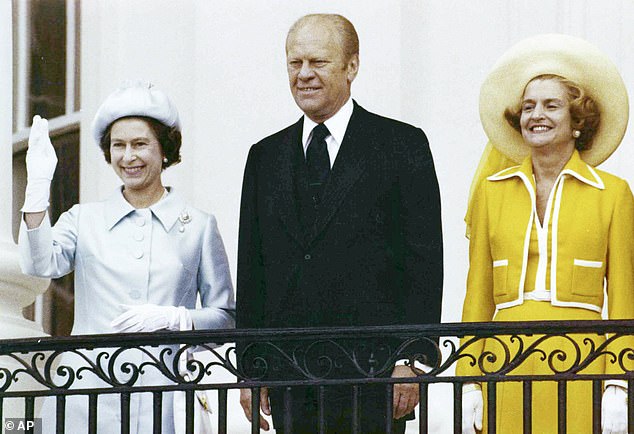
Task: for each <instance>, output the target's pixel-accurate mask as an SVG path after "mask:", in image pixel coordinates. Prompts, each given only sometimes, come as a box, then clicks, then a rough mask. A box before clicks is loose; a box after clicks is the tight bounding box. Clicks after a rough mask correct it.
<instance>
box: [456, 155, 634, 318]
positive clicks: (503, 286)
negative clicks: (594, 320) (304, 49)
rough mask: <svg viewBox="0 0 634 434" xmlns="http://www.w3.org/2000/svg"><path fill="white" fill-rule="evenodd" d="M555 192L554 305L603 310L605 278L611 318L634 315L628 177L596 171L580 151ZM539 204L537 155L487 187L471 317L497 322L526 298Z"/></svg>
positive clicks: (476, 235) (474, 250)
mask: <svg viewBox="0 0 634 434" xmlns="http://www.w3.org/2000/svg"><path fill="white" fill-rule="evenodd" d="M553 190H556V191H554V192H553V193H554V196H553V197H554V200H552V203H551V205H550V206H552V213H551V212H549V211H547V213H546V214H547V215H549V216H551V217H549V218H551V219H552V226H551V228H552V229H551V231H552V233H551V234H550V242H551V243H552V244H551V246H550V249H551V253H552V258H551V261H550V264H548V266H549V267H550V282H549V289H550V291H551V301H550V302H551V303H552V304H553V305H554V306H563V307H579V308H584V309H589V310H593V311H597V312H601V310H602V307H603V302H604V300H603V294H604V291H603V290H604V282H605V284H606V289H607V294H608V314H609V317H610V318H611V319H623V318H634V301H633V300H634V198H633V197H632V192H631V191H630V188H629V186H628V184H627V182H626V181H624V180H622V179H620V178H618V177H616V176H613V175H610V174H608V173H606V172H603V171H600V170H597V169H594V168H592V167H591V166H589V165H587V164H586V163H585V162H584V161H583V160H581V158H580V156H579V153H578V152H577V151H575V152H574V153H573V155H572V157H571V158H570V160H569V161H568V163H567V164H566V166H565V167H564V169H563V170H562V172H561V174H560V175H559V177H558V179H557V181H556V182H555V184H554V187H553ZM552 195H553V194H551V196H552ZM535 206H536V205H535V182H534V178H533V171H532V164H531V160H530V158H527V159H526V160H524V162H523V163H522V164H521V165H520V166H515V167H511V168H508V169H505V170H503V171H501V172H498V173H496V174H495V175H492V176H490V177H488V178H487V179H486V180H485V181H484V182H482V183H481V184H480V186H479V188H478V190H477V191H476V193H475V197H474V201H473V213H472V216H471V224H472V227H471V241H470V246H469V261H470V268H469V276H468V279H467V294H466V298H465V303H464V308H463V318H462V320H463V321H465V322H473V321H490V320H491V319H492V318H493V314H494V313H495V310H496V308H497V309H505V308H509V307H512V306H516V305H519V304H522V303H523V302H524V290H525V288H524V282H525V280H526V266H527V260H528V245H529V241H530V233H531V229H532V227H533V226H534V224H535V223H534V220H533V219H534V217H533V216H534V215H535V213H533V212H532V211H533V210H534V209H535ZM529 291H530V289H529Z"/></svg>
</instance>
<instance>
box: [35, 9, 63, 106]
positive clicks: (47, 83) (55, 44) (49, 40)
mask: <svg viewBox="0 0 634 434" xmlns="http://www.w3.org/2000/svg"><path fill="white" fill-rule="evenodd" d="M29 7H30V8H31V74H30V77H31V82H30V86H29V91H30V98H29V110H30V113H29V115H30V116H29V118H30V117H32V116H33V115H35V114H39V115H41V116H43V117H46V118H53V117H56V116H61V115H63V114H64V113H65V111H66V109H65V106H66V2H65V0H32V1H30V2H29Z"/></svg>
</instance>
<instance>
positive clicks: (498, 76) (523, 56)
mask: <svg viewBox="0 0 634 434" xmlns="http://www.w3.org/2000/svg"><path fill="white" fill-rule="evenodd" d="M542 74H555V75H559V76H561V77H564V78H567V79H568V80H571V81H573V82H574V83H576V84H577V85H579V86H580V87H581V88H583V90H584V91H585V92H586V93H587V94H588V95H589V96H590V97H592V99H593V100H594V101H595V102H596V103H597V105H598V107H599V110H600V113H601V121H600V124H599V128H598V130H597V132H596V133H595V135H594V138H593V140H592V146H591V147H590V149H587V150H584V151H581V158H582V159H583V160H584V161H585V162H586V163H588V164H590V165H592V166H596V165H598V164H600V163H602V162H603V161H605V160H606V159H607V158H608V157H609V156H610V155H611V154H612V152H614V150H615V149H616V148H617V147H618V146H619V144H620V143H621V140H622V139H623V135H624V134H625V129H626V128H627V121H628V115H629V105H628V98H627V90H626V89H625V84H624V83H623V79H622V78H621V74H620V73H619V71H618V70H617V68H616V66H615V65H614V63H612V61H611V60H610V59H609V58H608V57H607V56H606V55H605V54H603V53H602V52H601V51H600V50H599V49H598V48H596V47H595V46H594V45H592V44H590V43H588V42H587V41H584V40H583V39H579V38H576V37H573V36H569V35H562V34H543V35H537V36H533V37H530V38H527V39H524V40H522V41H520V42H519V43H517V44H516V45H514V46H513V47H511V48H510V49H509V50H508V51H507V52H506V53H505V54H504V55H503V56H502V57H501V58H500V59H499V60H498V62H497V63H496V64H495V66H494V67H493V70H492V71H491V73H490V74H489V76H488V77H487V78H486V80H485V81H484V83H483V84H482V88H481V89H480V120H481V121H482V126H483V127H484V131H485V132H486V134H487V136H488V138H489V140H490V141H491V143H492V144H493V146H495V147H496V148H497V149H498V150H499V151H500V152H502V153H503V154H504V155H506V156H507V157H508V158H510V159H512V160H514V161H515V162H520V161H522V160H523V159H524V158H525V157H526V156H527V155H528V154H529V148H528V146H526V145H525V144H524V140H523V138H522V135H521V134H520V133H519V132H518V131H517V130H515V129H514V128H513V127H512V126H511V125H509V123H508V122H507V121H506V119H505V117H504V111H505V110H506V109H507V108H511V109H515V108H519V104H520V99H521V98H522V93H523V92H524V89H525V87H526V85H527V84H528V82H529V81H530V80H531V79H533V78H534V77H536V76H538V75H542Z"/></svg>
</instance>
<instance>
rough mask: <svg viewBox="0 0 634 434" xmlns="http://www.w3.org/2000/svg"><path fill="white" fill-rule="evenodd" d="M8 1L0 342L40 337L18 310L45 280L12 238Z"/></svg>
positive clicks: (12, 407) (11, 405) (2, 41)
mask: <svg viewBox="0 0 634 434" xmlns="http://www.w3.org/2000/svg"><path fill="white" fill-rule="evenodd" d="M11 8H12V2H11V0H0V95H3V98H2V100H1V101H2V103H0V153H1V155H0V185H2V188H0V340H4V339H16V338H25V337H33V336H43V335H44V332H43V331H42V328H41V327H40V326H39V325H37V324H35V323H34V322H33V321H29V320H27V319H25V318H24V317H23V316H22V309H23V308H24V307H26V306H28V305H30V304H31V303H33V301H34V300H35V297H36V296H37V295H39V294H41V293H43V292H44V291H45V290H46V288H47V286H48V280H45V279H37V278H34V277H30V276H26V275H24V274H22V272H21V271H20V267H19V264H18V248H17V246H16V244H15V242H14V240H13V235H12V231H11V228H12V224H11V222H12V202H13V197H12V186H13V179H12V173H13V164H12V161H13V145H12V130H13V128H12V119H13V116H12V112H13V100H12V95H13V74H12V73H13V50H12V13H11ZM0 365H2V367H7V368H9V369H16V368H18V365H17V363H15V362H13V361H12V360H8V359H7V358H6V357H0ZM28 380H29V378H28V376H25V375H23V376H21V377H20V382H19V384H18V387H16V388H11V389H10V390H17V389H18V388H20V389H25V388H32V387H33V386H34V384H29V381H28ZM23 411H24V410H23V403H22V402H21V400H19V401H18V400H5V401H4V407H3V416H4V417H18V416H20V415H22V414H23Z"/></svg>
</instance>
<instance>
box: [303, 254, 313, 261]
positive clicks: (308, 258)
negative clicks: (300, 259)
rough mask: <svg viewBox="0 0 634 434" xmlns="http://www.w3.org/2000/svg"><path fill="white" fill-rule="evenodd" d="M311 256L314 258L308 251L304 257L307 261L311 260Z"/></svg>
mask: <svg viewBox="0 0 634 434" xmlns="http://www.w3.org/2000/svg"><path fill="white" fill-rule="evenodd" d="M310 258H312V256H310V254H308V253H306V254H305V255H304V259H306V260H307V261H310Z"/></svg>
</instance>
